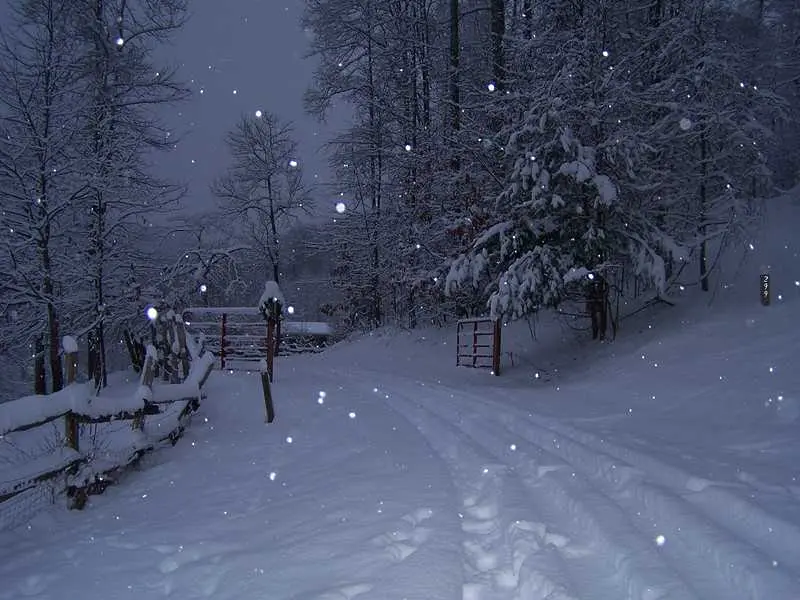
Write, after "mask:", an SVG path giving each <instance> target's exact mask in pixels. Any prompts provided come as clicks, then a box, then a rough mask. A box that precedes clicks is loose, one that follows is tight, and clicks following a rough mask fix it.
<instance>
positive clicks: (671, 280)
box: [0, 0, 800, 400]
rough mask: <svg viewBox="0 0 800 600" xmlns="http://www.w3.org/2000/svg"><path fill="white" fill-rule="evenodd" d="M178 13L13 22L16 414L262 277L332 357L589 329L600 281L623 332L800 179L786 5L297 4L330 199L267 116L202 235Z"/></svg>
mask: <svg viewBox="0 0 800 600" xmlns="http://www.w3.org/2000/svg"><path fill="white" fill-rule="evenodd" d="M188 4H189V3H188V2H186V0H162V1H160V2H149V1H147V0H11V1H10V2H9V10H10V11H11V16H10V22H8V23H7V24H6V26H4V27H3V28H2V30H1V31H0V34H1V36H0V128H2V135H0V211H1V212H0V227H2V229H3V231H4V235H3V239H2V249H1V250H0V312H2V317H3V318H2V320H0V327H1V328H2V329H1V330H0V400H3V399H7V398H9V397H13V396H17V395H19V394H20V393H22V391H23V390H29V389H32V390H34V391H36V392H37V393H48V392H52V391H57V390H58V389H60V388H61V387H62V386H63V372H62V365H61V354H62V338H63V336H64V335H70V336H74V337H76V338H77V339H78V340H79V341H80V343H81V344H83V345H84V346H85V347H88V348H91V349H92V355H93V356H95V357H96V358H95V360H97V361H99V370H100V372H101V373H102V377H101V381H100V383H99V384H100V385H103V382H104V381H105V378H106V374H107V372H108V370H109V369H113V368H116V367H118V366H122V365H124V363H125V360H126V359H125V346H124V343H123V334H124V332H125V331H131V332H133V333H134V334H136V335H138V334H140V333H141V330H142V328H143V327H145V326H146V322H145V320H144V318H143V312H144V310H145V308H146V307H148V306H151V305H153V306H156V305H157V306H166V307H176V308H181V307H185V306H190V305H196V304H198V303H203V304H206V305H229V306H230V305H242V304H246V305H249V304H254V303H255V302H256V299H257V298H258V295H259V294H260V292H261V289H262V288H263V284H264V279H265V278H269V279H273V280H275V281H277V282H279V283H280V285H281V286H282V287H283V288H284V290H285V291H286V290H290V292H287V293H286V295H287V297H292V301H293V302H294V304H295V305H297V306H298V309H299V312H300V313H302V314H305V315H310V316H311V318H312V319H314V318H324V319H329V320H331V321H332V322H334V323H335V324H336V326H337V327H338V328H339V330H340V331H341V332H351V331H366V330H371V329H375V328H378V327H383V326H400V327H417V326H421V325H430V324H437V325H442V324H445V323H447V322H449V321H452V320H454V319H457V318H459V317H463V316H478V315H491V316H492V317H496V318H499V319H503V320H504V321H510V320H515V319H521V318H531V317H533V316H535V315H536V314H537V312H538V311H541V310H550V309H555V310H563V311H565V313H567V312H570V311H582V310H583V308H582V307H583V306H584V305H583V301H584V300H585V299H586V296H587V289H589V288H590V287H591V286H589V285H588V283H587V282H589V281H595V282H596V281H602V282H603V286H602V291H601V294H602V296H601V305H602V310H603V312H604V314H605V313H606V312H607V313H608V316H609V321H610V326H611V327H616V324H617V322H618V321H619V318H620V311H619V304H620V299H626V300H630V301H633V300H636V299H638V300H639V301H640V303H645V302H648V301H652V300H664V301H669V297H670V296H669V294H670V290H671V289H672V288H673V287H674V286H676V285H681V286H695V287H697V288H699V289H700V290H703V291H706V292H709V294H711V293H713V290H714V287H715V286H716V285H718V284H719V282H720V281H721V265H722V260H721V259H722V257H723V256H725V255H726V254H728V253H734V254H735V253H741V254H742V255H744V254H746V252H747V245H748V242H749V236H751V235H752V234H753V232H754V231H755V230H756V229H757V228H758V226H759V223H760V217H761V214H762V211H763V208H764V206H765V202H766V201H767V200H768V199H769V198H771V197H773V196H775V195H776V193H777V192H778V191H779V190H781V189H788V188H790V187H792V186H793V185H796V183H797V182H798V180H800V147H799V146H800V143H798V141H797V140H798V139H799V138H800V6H798V4H797V2H796V1H795V0H734V1H711V0H511V1H508V0H463V1H460V2H459V1H458V0H306V4H305V11H304V16H303V19H302V23H300V24H298V26H302V27H303V28H305V30H306V32H307V33H308V35H309V39H310V45H309V48H308V57H309V58H310V59H312V60H314V61H316V65H317V67H316V71H315V76H314V79H313V81H312V82H311V84H310V86H309V89H308V92H307V94H306V98H305V100H306V108H307V111H308V112H309V114H310V115H312V116H314V117H316V118H319V119H325V118H326V116H327V115H328V113H329V111H330V109H331V107H332V106H333V105H334V103H345V104H346V105H347V106H348V107H349V108H350V109H351V110H352V114H353V118H352V122H351V124H350V126H349V127H348V128H346V129H343V130H341V131H339V132H338V134H337V135H336V136H335V137H334V138H333V139H331V140H329V141H328V143H327V148H326V149H327V152H328V156H329V157H330V164H331V168H332V172H333V174H334V177H333V181H331V182H327V183H326V185H324V186H311V185H309V184H308V183H307V182H306V181H305V180H304V177H303V169H302V165H298V164H297V163H296V162H295V160H294V157H295V156H296V152H295V147H296V144H295V141H294V139H293V131H292V124H291V123H289V122H286V121H285V120H284V119H283V118H282V117H281V115H278V114H273V113H271V112H269V111H266V110H265V111H264V112H263V113H262V112H260V111H259V112H258V113H254V114H252V115H250V114H247V115H242V116H241V119H240V120H239V121H238V122H237V124H236V125H235V127H234V128H233V129H232V130H231V131H230V132H229V134H228V135H227V137H226V139H225V140H220V143H224V144H225V145H226V146H227V148H228V152H229V156H230V161H229V163H228V164H223V165H215V168H216V169H217V171H218V177H217V179H216V181H215V183H214V184H213V186H212V187H213V189H212V191H213V194H214V196H215V198H216V199H217V203H216V205H215V206H214V207H213V208H212V209H210V210H208V211H205V212H202V213H198V212H196V211H194V212H193V211H192V210H190V209H188V208H187V206H191V203H190V202H188V200H189V199H187V198H186V194H185V186H184V182H180V181H170V180H165V179H164V178H163V177H159V176H156V175H155V174H154V173H155V172H156V170H155V169H154V168H153V167H154V164H155V163H156V162H157V161H158V156H159V154H160V153H163V152H169V151H170V150H171V149H173V148H174V145H175V143H176V135H178V134H176V133H174V132H171V131H170V130H169V129H168V128H167V127H165V125H164V122H163V120H162V119H163V116H164V114H166V113H167V112H168V111H171V110H177V108H176V107H178V106H180V104H181V103H183V102H190V101H191V94H190V91H189V87H188V86H187V85H186V83H185V82H184V81H183V79H182V77H183V76H182V74H181V72H180V70H179V69H178V68H176V67H175V66H171V65H168V64H159V59H158V58H157V57H158V56H159V55H158V49H159V48H161V47H162V46H163V45H164V44H167V43H168V42H169V40H170V38H171V37H172V36H173V35H174V34H175V32H176V31H178V30H179V29H180V28H181V27H182V26H183V25H184V23H185V22H186V19H187V18H189V6H188ZM331 197H335V198H336V199H337V201H339V202H340V203H341V207H342V210H341V211H339V212H338V213H337V214H336V218H335V219H333V220H331V219H328V218H321V217H319V216H318V215H315V207H316V208H318V207H319V206H320V205H321V204H322V203H323V202H329V200H328V199H329V198H331ZM590 278H591V279H590ZM576 307H577V308H576Z"/></svg>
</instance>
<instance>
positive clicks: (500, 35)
mask: <svg viewBox="0 0 800 600" xmlns="http://www.w3.org/2000/svg"><path fill="white" fill-rule="evenodd" d="M489 10H490V12H491V40H492V76H493V77H494V84H495V87H496V89H497V90H503V89H504V88H505V81H506V63H505V55H504V52H503V39H504V38H505V35H506V6H505V0H490V4H489Z"/></svg>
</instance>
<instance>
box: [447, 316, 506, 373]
mask: <svg viewBox="0 0 800 600" xmlns="http://www.w3.org/2000/svg"><path fill="white" fill-rule="evenodd" d="M457 336H458V343H457V344H456V350H457V352H456V365H458V366H459V367H474V368H488V369H491V370H492V374H493V375H500V321H499V320H498V319H462V320H460V321H459V322H458V330H457Z"/></svg>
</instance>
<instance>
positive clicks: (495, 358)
mask: <svg viewBox="0 0 800 600" xmlns="http://www.w3.org/2000/svg"><path fill="white" fill-rule="evenodd" d="M501 331H502V327H500V319H495V320H494V335H493V336H492V372H493V374H494V375H500V332H501Z"/></svg>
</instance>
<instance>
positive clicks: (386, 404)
mask: <svg viewBox="0 0 800 600" xmlns="http://www.w3.org/2000/svg"><path fill="white" fill-rule="evenodd" d="M290 365H292V366H290ZM334 365H335V363H334ZM281 368H282V369H283V370H282V371H279V372H278V379H277V382H276V385H275V387H274V394H275V398H276V407H277V414H278V417H277V420H276V422H275V423H274V424H272V425H266V424H265V423H264V422H263V421H264V417H263V402H262V400H261V391H260V381H259V379H258V378H257V377H256V376H255V375H245V374H235V375H230V374H224V373H215V374H214V376H213V379H212V380H211V381H210V383H209V386H210V387H209V400H208V402H207V403H206V404H205V405H204V408H203V411H202V412H201V413H200V415H199V416H198V417H197V420H196V421H195V423H194V424H193V426H192V427H191V428H190V429H189V430H188V432H187V436H186V438H185V439H184V440H181V442H179V444H178V445H177V446H176V447H175V448H174V449H166V450H164V451H161V452H158V453H156V454H154V455H152V456H151V457H149V458H148V459H146V461H145V462H144V463H143V465H142V468H141V469H140V470H138V471H136V472H134V473H131V474H130V475H128V476H127V477H125V479H124V480H123V481H122V482H120V484H119V485H117V486H114V487H112V488H109V490H108V491H107V492H106V494H105V495H103V496H100V497H94V498H93V499H92V503H91V504H92V505H91V506H90V507H89V508H88V509H87V510H86V511H84V512H80V513H79V512H70V513H65V512H56V513H54V514H50V515H45V516H42V517H40V518H38V519H37V520H36V521H35V522H34V523H33V524H32V525H31V527H29V528H27V529H22V530H17V531H14V532H10V533H8V532H7V533H5V534H2V536H0V581H2V582H3V585H2V586H0V599H5V598H7V599H18V598H40V599H50V598H52V599H55V598H82V599H84V600H95V599H97V600H100V599H108V600H112V599H116V598H137V599H139V598H143V599H144V598H153V599H157V598H179V599H181V600H193V599H198V600H199V599H206V598H211V599H231V600H232V599H237V600H251V599H253V600H255V599H259V600H261V599H264V598H267V599H276V600H278V599H287V600H288V599H293V600H301V599H302V600H306V599H308V600H311V599H319V600H322V599H324V600H334V599H337V600H338V599H350V598H359V599H362V600H367V599H376V600H378V599H397V600H401V599H409V600H411V599H419V600H422V599H429V600H434V599H435V600H439V599H462V600H528V599H530V600H535V599H549V600H556V599H558V600H567V599H575V600H622V599H626V598H631V599H641V600H658V599H667V598H670V599H695V600H722V599H725V600H745V599H747V600H755V599H764V600H766V599H779V600H780V599H786V600H791V599H795V598H800V578H798V574H800V530H798V529H797V527H796V524H792V523H789V522H785V521H782V520H781V519H780V518H779V517H778V516H776V515H775V514H770V513H768V512H766V511H765V510H764V508H763V507H761V506H759V505H756V504H753V503H751V502H750V499H749V498H748V495H747V488H746V486H744V485H742V486H738V487H733V486H731V485H729V484H724V483H718V482H714V481H710V480H708V479H704V478H700V477H697V476H695V475H693V474H690V473H687V472H685V471H683V470H682V469H681V468H679V467H678V466H675V465H668V464H665V463H663V462H660V460H659V459H656V458H655V457H653V456H652V455H650V454H645V453H642V452H641V451H640V450H635V449H631V448H627V447H624V446H623V445H620V444H618V443H613V442H612V441H611V440H608V439H604V438H601V437H598V436H597V435H596V434H594V433H591V432H589V431H587V430H584V429H576V428H575V425H574V424H571V425H568V424H566V423H565V422H564V421H562V420H559V419H555V418H545V417H543V416H537V415H535V414H532V413H529V412H528V411H524V410H521V409H519V408H514V407H513V402H511V401H509V402H505V401H504V400H503V397H502V392H501V391H499V390H495V392H496V394H495V395H493V396H492V398H488V397H485V395H484V394H479V393H476V392H473V391H465V389H454V388H450V387H447V386H444V385H441V384H432V383H430V382H422V381H415V380H413V379H410V378H404V377H400V376H396V375H387V374H385V373H383V374H380V375H377V374H376V373H369V372H366V371H361V372H359V371H358V370H357V369H347V370H345V369H343V368H341V366H338V367H337V366H330V363H329V362H326V361H325V360H305V359H303V358H297V359H295V360H292V361H289V362H287V363H286V364H285V366H284V365H281ZM478 391H480V390H478ZM321 392H323V393H321Z"/></svg>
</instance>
